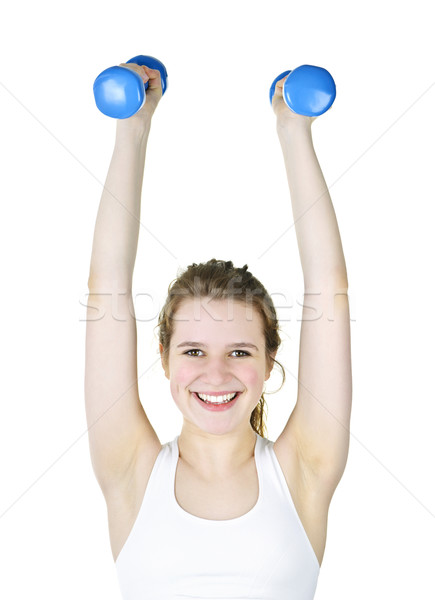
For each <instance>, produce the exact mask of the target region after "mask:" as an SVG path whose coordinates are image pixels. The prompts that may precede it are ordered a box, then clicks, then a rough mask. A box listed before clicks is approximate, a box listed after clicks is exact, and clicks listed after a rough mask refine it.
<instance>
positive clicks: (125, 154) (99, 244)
mask: <svg viewBox="0 0 435 600" xmlns="http://www.w3.org/2000/svg"><path fill="white" fill-rule="evenodd" d="M129 68H132V69H133V70H136V71H137V72H138V73H140V74H142V75H143V77H144V81H147V80H148V77H150V83H149V88H148V90H147V98H146V102H145V105H144V107H143V108H142V109H141V110H140V111H139V112H138V113H136V115H134V116H133V117H130V118H128V119H123V120H117V121H116V139H115V147H114V151H113V156H112V160H111V163H110V167H109V171H108V174H107V179H106V183H105V187H104V190H103V193H102V196H101V201H100V206H99V209H98V215H97V220H96V224H95V233H94V241H93V247H92V257H91V265H90V272H89V280H88V288H89V300H88V309H87V324H86V360H85V362H86V364H85V406H86V418H87V424H88V434H89V445H90V452H91V460H92V466H93V469H94V473H95V475H96V478H97V480H98V482H99V484H100V486H101V488H102V490H103V492H105V493H106V492H107V493H110V492H111V490H112V489H113V488H114V487H115V486H119V485H120V484H122V482H123V481H127V480H128V478H129V477H130V475H131V473H132V469H133V468H134V465H135V460H136V457H137V455H138V451H139V449H142V448H143V446H144V445H147V446H148V447H149V450H150V452H152V451H153V449H155V448H157V447H158V446H159V445H160V442H159V440H158V438H157V435H156V433H155V431H154V429H153V428H152V426H151V424H150V422H149V421H148V418H147V416H146V414H145V412H144V410H143V407H142V405H141V402H140V400H139V394H138V385H137V332H136V320H135V312H134V304H133V299H132V279H133V270H134V264H135V260H136V252H137V244H138V237H139V227H140V206H141V194H142V182H143V174H144V166H145V155H146V148H147V142H148V136H149V133H150V128H151V119H152V115H153V113H154V110H155V108H156V106H157V104H158V102H159V100H160V98H161V96H162V90H161V83H160V73H159V71H154V70H150V69H148V70H145V69H143V68H142V67H139V66H137V65H131V64H130V65H129ZM145 73H146V74H145Z"/></svg>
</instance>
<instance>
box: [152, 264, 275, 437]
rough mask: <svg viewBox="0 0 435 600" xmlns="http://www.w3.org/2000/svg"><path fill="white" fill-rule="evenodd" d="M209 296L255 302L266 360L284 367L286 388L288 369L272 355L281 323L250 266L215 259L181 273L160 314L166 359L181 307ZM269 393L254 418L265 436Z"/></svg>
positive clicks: (161, 338)
mask: <svg viewBox="0 0 435 600" xmlns="http://www.w3.org/2000/svg"><path fill="white" fill-rule="evenodd" d="M236 282H240V286H239V287H237V288H234V283H236ZM206 297H207V298H211V299H214V300H226V299H232V300H234V301H236V302H240V303H242V304H249V303H251V304H252V305H253V308H254V310H256V311H257V313H258V314H259V315H260V317H261V319H262V322H263V333H264V337H265V351H266V359H267V360H268V361H269V364H270V365H271V361H273V362H274V363H276V364H278V365H279V366H280V367H281V370H282V374H283V381H282V384H281V387H282V386H283V385H284V382H285V371H284V368H283V366H282V365H281V363H279V362H278V361H277V360H275V359H274V358H273V357H272V356H271V354H273V353H274V352H275V351H276V350H278V348H279V346H280V344H281V338H280V336H279V324H278V319H277V316H276V311H275V307H274V305H273V301H272V298H271V297H270V296H269V294H268V292H267V290H266V289H265V287H264V286H263V285H262V284H261V283H260V281H258V279H256V278H255V277H254V276H253V275H252V273H250V272H249V271H248V265H244V267H242V268H237V267H234V265H233V263H232V261H230V260H229V261H226V262H225V261H223V260H216V259H215V258H212V259H210V260H209V261H208V262H206V263H200V264H196V263H193V264H191V265H189V266H188V267H187V269H186V270H185V271H183V272H182V273H181V274H180V273H179V274H178V277H177V278H176V279H174V280H173V281H172V282H171V283H170V284H169V287H168V296H167V298H166V302H165V304H164V306H163V308H162V310H161V311H160V314H159V320H158V324H157V325H156V327H159V341H160V343H161V344H162V347H163V351H162V352H163V358H164V360H166V357H167V356H168V355H169V348H170V343H171V337H172V334H173V332H174V324H173V321H172V318H173V316H174V315H175V313H176V312H177V309H178V308H179V306H180V304H181V303H182V302H183V301H184V300H186V299H188V298H206ZM281 387H280V388H279V389H281ZM277 391H279V390H277ZM265 393H266V392H263V394H262V395H261V398H260V400H259V402H258V404H257V406H256V407H255V409H254V410H253V411H252V413H251V419H250V423H251V426H252V429H253V430H254V431H255V432H256V433H258V434H259V435H260V436H261V437H265V435H266V423H265V415H264V409H265V405H266V401H265V399H264V394H265ZM268 393H275V392H268Z"/></svg>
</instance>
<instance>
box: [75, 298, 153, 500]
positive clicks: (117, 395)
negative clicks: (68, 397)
mask: <svg viewBox="0 0 435 600" xmlns="http://www.w3.org/2000/svg"><path fill="white" fill-rule="evenodd" d="M106 289H107V288H106ZM113 297H114V295H113V294H111V293H104V294H103V293H96V290H95V289H94V290H91V288H90V294H89V301H88V308H87V322H86V358H85V405H86V419H87V424H88V435H89V446H90V453H91V461H92V466H93V469H94V473H95V476H96V478H97V480H98V483H99V484H100V486H101V488H102V490H103V491H105V490H106V489H108V488H110V486H112V485H116V484H117V483H119V482H121V481H123V480H124V479H125V478H126V476H127V475H129V474H130V472H131V470H132V468H133V467H134V463H135V460H136V458H137V452H138V449H139V447H141V448H143V447H144V445H145V446H147V445H148V446H149V449H150V452H151V451H152V449H153V448H154V447H156V446H158V445H160V442H159V439H158V437H157V435H156V433H155V431H154V429H153V427H152V426H151V424H150V422H149V420H148V418H147V416H146V414H145V411H144V409H143V407H142V405H141V402H140V399H139V392H138V382H137V333H136V320H135V312H134V305H133V299H132V296H131V292H126V293H125V294H119V292H117V293H116V302H112V298H113ZM145 451H146V448H145Z"/></svg>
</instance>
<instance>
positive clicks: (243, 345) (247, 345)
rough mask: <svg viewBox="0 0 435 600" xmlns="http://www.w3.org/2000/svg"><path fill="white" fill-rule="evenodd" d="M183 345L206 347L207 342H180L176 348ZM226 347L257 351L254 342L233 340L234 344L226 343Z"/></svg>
mask: <svg viewBox="0 0 435 600" xmlns="http://www.w3.org/2000/svg"><path fill="white" fill-rule="evenodd" d="M183 346H194V347H195V348H207V344H202V343H201V342H181V344H178V346H177V348H182V347H183ZM226 348H255V350H257V352H258V348H257V346H255V344H250V343H249V342H234V344H228V345H227V346H226Z"/></svg>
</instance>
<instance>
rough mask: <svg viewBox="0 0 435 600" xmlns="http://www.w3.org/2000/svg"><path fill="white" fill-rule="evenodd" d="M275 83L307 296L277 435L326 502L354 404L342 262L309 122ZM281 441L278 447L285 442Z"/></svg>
mask: <svg viewBox="0 0 435 600" xmlns="http://www.w3.org/2000/svg"><path fill="white" fill-rule="evenodd" d="M284 81H285V78H284V79H283V80H281V82H278V84H277V87H276V89H277V93H276V94H275V97H274V99H273V103H272V106H273V108H274V111H275V114H276V115H277V133H278V137H279V141H280V144H281V148H282V151H283V156H284V162H285V167H286V172H287V179H288V184H289V188H290V196H291V203H292V210H293V220H294V223H295V230H296V236H297V242H298V247H299V254H300V259H301V264H302V270H303V276H304V286H305V296H304V307H303V313H302V325H301V335H300V352H299V373H298V396H297V402H296V406H295V408H294V410H293V412H292V414H291V415H290V418H289V420H288V422H287V424H286V426H285V428H284V431H283V433H282V434H281V436H282V439H283V440H284V442H285V444H287V446H288V448H289V451H290V450H291V449H293V450H294V449H296V450H297V453H298V456H299V457H300V459H301V462H302V463H303V466H304V467H305V469H306V472H307V473H311V474H313V476H314V477H315V478H316V479H317V480H318V481H319V482H320V483H321V486H319V489H322V490H324V492H325V493H326V494H329V496H330V497H331V496H332V494H333V491H334V490H335V488H336V486H337V484H338V482H339V480H340V478H341V476H342V474H343V471H344V468H345V465H346V461H347V456H348V449H349V426H350V415H351V401H352V375H351V352H350V316H349V302H348V295H347V291H348V281H347V271H346V264H345V259H344V255H343V248H342V245H341V239H340V232H339V229H338V224H337V219H336V216H335V212H334V207H333V205H332V202H331V197H330V195H329V192H328V187H327V185H326V182H325V180H324V178H323V174H322V171H321V169H320V165H319V162H318V160H317V157H316V154H315V151H314V147H313V141H312V136H311V126H312V123H313V121H314V118H310V117H304V116H301V115H295V113H293V112H292V111H291V110H290V109H289V108H288V107H287V106H286V105H285V103H284V102H283V99H282V85H283V82H284ZM285 444H284V445H285Z"/></svg>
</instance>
